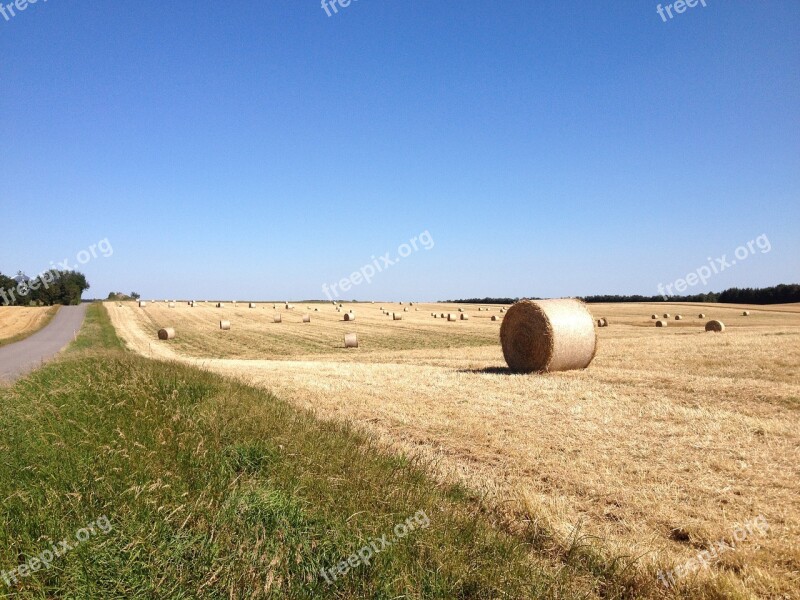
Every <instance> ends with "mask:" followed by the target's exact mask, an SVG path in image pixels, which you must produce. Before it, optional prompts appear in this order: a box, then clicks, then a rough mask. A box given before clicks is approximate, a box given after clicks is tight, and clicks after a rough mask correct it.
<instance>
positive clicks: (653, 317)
mask: <svg viewBox="0 0 800 600" xmlns="http://www.w3.org/2000/svg"><path fill="white" fill-rule="evenodd" d="M650 318H651V319H653V321H657V320H658V315H657V314H656V313H653V314H652V315H650Z"/></svg>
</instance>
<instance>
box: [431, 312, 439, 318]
mask: <svg viewBox="0 0 800 600" xmlns="http://www.w3.org/2000/svg"><path fill="white" fill-rule="evenodd" d="M431 314H432V315H433V318H434V319H438V318H439V315H437V314H436V313H431Z"/></svg>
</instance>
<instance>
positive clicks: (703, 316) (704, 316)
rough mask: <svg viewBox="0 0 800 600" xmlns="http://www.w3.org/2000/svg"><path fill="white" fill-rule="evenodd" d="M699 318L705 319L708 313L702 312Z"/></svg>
mask: <svg viewBox="0 0 800 600" xmlns="http://www.w3.org/2000/svg"><path fill="white" fill-rule="evenodd" d="M697 318H698V319H705V318H706V314H705V313H700V314H699V315H697Z"/></svg>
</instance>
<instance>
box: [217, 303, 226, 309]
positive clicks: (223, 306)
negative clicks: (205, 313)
mask: <svg viewBox="0 0 800 600" xmlns="http://www.w3.org/2000/svg"><path fill="white" fill-rule="evenodd" d="M217 308H225V305H224V304H223V303H222V302H217Z"/></svg>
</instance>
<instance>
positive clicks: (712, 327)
mask: <svg viewBox="0 0 800 600" xmlns="http://www.w3.org/2000/svg"><path fill="white" fill-rule="evenodd" d="M706 331H716V332H717V333H722V332H723V331H725V324H724V323H723V322H722V321H716V320H714V321H709V322H708V323H706Z"/></svg>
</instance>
